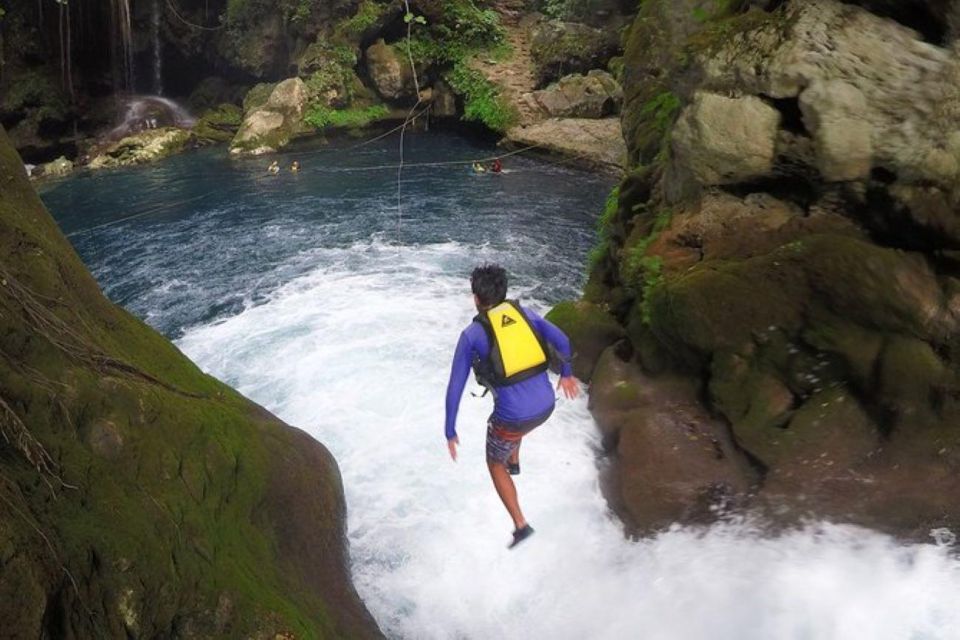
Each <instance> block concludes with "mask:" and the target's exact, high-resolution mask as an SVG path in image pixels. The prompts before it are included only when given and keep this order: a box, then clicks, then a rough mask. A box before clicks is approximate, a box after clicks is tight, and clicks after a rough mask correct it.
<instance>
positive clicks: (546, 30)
mask: <svg viewBox="0 0 960 640" xmlns="http://www.w3.org/2000/svg"><path fill="white" fill-rule="evenodd" d="M619 48H620V38H619V36H618V34H617V32H616V30H615V29H596V28H594V27H590V26H588V25H585V24H582V23H579V22H561V21H559V20H548V21H541V22H536V23H534V24H533V25H531V27H530V55H531V57H532V58H533V63H534V66H535V67H536V75H537V80H538V82H539V85H540V86H543V85H545V84H547V83H549V82H552V81H554V80H558V79H560V78H562V77H563V76H565V75H568V74H571V73H586V72H587V71H590V70H591V69H603V68H605V67H606V66H607V62H609V61H610V59H611V58H613V57H614V56H615V55H616V54H617V52H618V50H619Z"/></svg>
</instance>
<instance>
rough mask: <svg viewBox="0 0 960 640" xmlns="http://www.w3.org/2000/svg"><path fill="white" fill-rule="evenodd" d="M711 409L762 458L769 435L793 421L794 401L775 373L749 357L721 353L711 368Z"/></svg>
mask: <svg viewBox="0 0 960 640" xmlns="http://www.w3.org/2000/svg"><path fill="white" fill-rule="evenodd" d="M709 391H710V399H711V404H712V406H713V407H714V408H715V409H716V410H717V411H719V412H720V413H721V414H723V415H724V417H726V418H727V420H728V421H729V422H730V424H731V425H733V431H734V433H735V434H736V435H737V438H738V439H739V441H740V442H741V444H742V445H744V446H745V447H746V448H747V449H748V450H749V451H751V452H752V453H754V454H755V455H758V456H760V457H763V454H764V453H766V451H765V445H766V443H767V441H768V440H769V436H770V434H772V433H774V431H775V430H778V429H780V428H781V427H783V426H784V425H785V424H786V423H787V422H788V421H789V419H790V417H791V415H792V410H793V408H794V402H795V398H794V395H793V393H792V392H791V390H790V388H789V387H788V386H787V385H786V384H785V383H784V382H783V381H782V380H781V379H780V378H779V376H778V375H777V373H776V372H774V371H771V370H769V369H766V368H765V367H764V365H763V363H762V362H761V363H756V362H754V361H753V360H752V359H751V358H750V357H749V356H744V355H741V354H737V353H731V352H721V353H718V354H716V355H715V356H714V358H713V362H712V364H711V369H710V385H709Z"/></svg>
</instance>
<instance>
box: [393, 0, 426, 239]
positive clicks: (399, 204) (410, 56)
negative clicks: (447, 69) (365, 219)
mask: <svg viewBox="0 0 960 640" xmlns="http://www.w3.org/2000/svg"><path fill="white" fill-rule="evenodd" d="M403 6H404V8H405V9H406V12H405V13H404V14H403V16H404V20H406V22H407V60H409V62H410V73H412V74H413V86H414V89H415V90H416V92H417V102H416V103H415V104H414V105H413V107H411V108H410V112H409V113H407V118H406V120H404V121H403V124H402V125H401V127H400V164H398V165H397V249H398V250H399V248H400V246H401V244H400V227H401V224H402V222H403V198H402V193H403V180H402V177H403V139H404V137H405V136H406V133H407V125H408V124H410V122H412V120H411V116H412V115H413V112H414V111H416V110H417V107H419V106H420V102H421V101H422V98H421V97H420V80H419V79H418V78H417V65H416V64H414V62H413V46H412V38H411V37H410V32H411V30H412V29H413V13H412V12H411V11H410V0H403Z"/></svg>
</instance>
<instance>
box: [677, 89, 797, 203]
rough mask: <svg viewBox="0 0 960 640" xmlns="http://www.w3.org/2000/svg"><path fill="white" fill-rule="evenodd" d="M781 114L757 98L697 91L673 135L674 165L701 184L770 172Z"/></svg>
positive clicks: (732, 181) (752, 176) (733, 181)
mask: <svg viewBox="0 0 960 640" xmlns="http://www.w3.org/2000/svg"><path fill="white" fill-rule="evenodd" d="M779 125H780V113H779V112H778V111H777V110H776V109H774V108H773V107H771V106H770V105H768V104H767V103H766V102H764V101H763V100H761V99H760V98H756V97H754V96H745V97H743V98H728V97H726V96H722V95H718V94H715V93H707V92H702V91H701V92H698V93H697V94H696V96H695V97H694V99H693V103H692V104H691V105H690V106H688V107H687V108H686V109H684V111H683V113H682V114H681V116H680V119H679V120H678V121H677V125H676V127H675V128H674V130H673V137H672V147H671V148H672V150H673V159H674V161H675V166H677V167H679V168H680V169H681V170H683V171H686V172H689V173H691V174H692V175H693V177H694V179H695V180H696V181H697V182H698V183H699V184H701V185H721V184H733V183H737V182H742V181H744V180H749V179H750V178H755V177H758V176H763V175H766V174H768V173H769V172H770V170H771V169H772V168H773V159H774V155H775V151H776V141H777V129H778V128H779Z"/></svg>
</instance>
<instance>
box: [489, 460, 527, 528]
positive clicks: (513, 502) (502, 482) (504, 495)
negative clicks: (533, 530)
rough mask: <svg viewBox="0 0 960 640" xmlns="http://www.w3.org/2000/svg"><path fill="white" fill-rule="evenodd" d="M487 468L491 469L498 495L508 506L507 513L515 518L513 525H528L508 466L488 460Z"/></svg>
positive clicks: (515, 526) (516, 526) (504, 504)
mask: <svg viewBox="0 0 960 640" xmlns="http://www.w3.org/2000/svg"><path fill="white" fill-rule="evenodd" d="M487 468H488V469H490V477H491V478H492V479H493V486H494V488H495V489H496V490H497V495H499V496H500V500H502V501H503V506H505V507H506V508H507V513H509V514H510V517H511V518H512V519H513V526H514V528H516V529H522V528H524V527H525V526H527V520H526V519H525V518H524V517H523V513H521V512H520V502H519V501H518V500H517V487H516V486H514V484H513V478H511V477H510V474H509V473H508V472H507V468H506V467H505V466H504V465H502V464H500V463H499V462H491V461H490V460H487Z"/></svg>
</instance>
